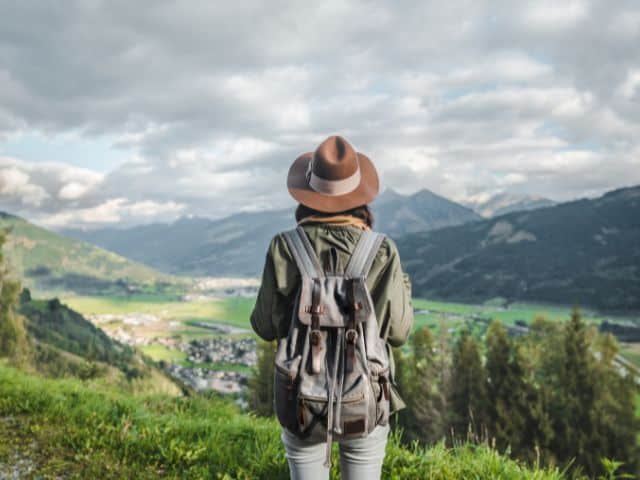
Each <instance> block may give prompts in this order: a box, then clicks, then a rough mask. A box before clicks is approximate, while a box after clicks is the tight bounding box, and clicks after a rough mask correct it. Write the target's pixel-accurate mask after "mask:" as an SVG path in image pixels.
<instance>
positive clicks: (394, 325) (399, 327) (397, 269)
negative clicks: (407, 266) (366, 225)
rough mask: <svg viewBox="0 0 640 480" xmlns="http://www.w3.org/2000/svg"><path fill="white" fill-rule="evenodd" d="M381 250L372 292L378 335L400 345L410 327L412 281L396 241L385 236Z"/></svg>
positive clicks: (411, 321) (405, 339)
mask: <svg viewBox="0 0 640 480" xmlns="http://www.w3.org/2000/svg"><path fill="white" fill-rule="evenodd" d="M381 250H382V252H380V254H379V256H380V257H381V258H380V259H379V263H380V266H379V267H378V268H379V274H378V276H377V279H376V280H375V284H374V286H373V289H372V291H371V293H372V297H373V300H374V305H375V310H376V316H377V318H378V319H379V321H380V336H381V337H382V338H385V339H386V340H387V342H388V343H389V344H390V345H391V346H392V347H399V346H401V345H403V344H404V343H405V342H406V341H407V338H408V337H409V334H410V333H411V329H412V327H413V306H412V304H411V282H410V280H409V276H408V275H407V274H406V273H404V272H403V271H402V265H401V264H400V255H399V253H398V249H397V247H396V245H395V243H394V242H393V241H392V240H391V239H389V238H387V239H386V241H385V242H384V243H383V244H382V247H381Z"/></svg>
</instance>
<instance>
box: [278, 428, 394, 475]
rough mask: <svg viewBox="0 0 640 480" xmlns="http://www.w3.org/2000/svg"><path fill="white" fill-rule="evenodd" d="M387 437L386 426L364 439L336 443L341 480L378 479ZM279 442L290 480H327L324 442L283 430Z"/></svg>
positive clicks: (327, 471) (375, 430)
mask: <svg viewBox="0 0 640 480" xmlns="http://www.w3.org/2000/svg"><path fill="white" fill-rule="evenodd" d="M388 436H389V426H388V425H385V426H384V427H383V426H380V425H379V426H377V427H376V428H375V429H374V430H373V432H371V433H370V434H369V435H368V436H367V437H364V438H354V439H350V440H337V442H338V443H339V444H340V474H341V476H342V478H343V479H344V480H377V479H379V478H380V474H381V472H382V461H383V460H384V451H385V447H386V445H387V437H388ZM281 438H282V443H284V448H285V450H286V452H287V460H288V462H289V472H290V475H291V480H327V479H328V478H329V469H328V468H327V467H325V466H324V460H325V455H326V445H327V444H326V443H309V442H305V441H304V440H300V439H299V438H298V437H296V436H295V435H294V434H292V433H291V432H289V431H288V430H287V429H284V428H283V429H282V435H281Z"/></svg>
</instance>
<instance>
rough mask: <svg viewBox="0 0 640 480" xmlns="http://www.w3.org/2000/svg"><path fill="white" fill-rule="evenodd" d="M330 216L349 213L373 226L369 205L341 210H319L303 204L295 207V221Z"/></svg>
mask: <svg viewBox="0 0 640 480" xmlns="http://www.w3.org/2000/svg"><path fill="white" fill-rule="evenodd" d="M312 215H313V216H316V217H332V216H334V215H351V216H352V217H356V218H359V219H360V220H363V221H364V222H365V223H366V224H367V226H368V227H369V228H373V213H372V212H371V209H370V208H369V205H360V206H359V207H355V208H351V209H349V210H344V211H342V212H332V213H327V212H320V211H318V210H314V209H313V208H310V207H307V206H305V205H302V204H299V205H298V208H296V222H299V221H300V220H302V219H304V218H307V217H310V216H312Z"/></svg>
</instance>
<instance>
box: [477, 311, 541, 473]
mask: <svg viewBox="0 0 640 480" xmlns="http://www.w3.org/2000/svg"><path fill="white" fill-rule="evenodd" d="M486 344H487V397H488V409H487V416H488V420H487V421H488V424H489V427H488V429H489V435H490V436H491V437H492V438H493V440H494V441H495V444H496V446H497V447H498V449H499V450H501V451H504V450H505V449H507V448H509V449H510V450H511V453H512V454H513V455H514V456H516V457H518V458H524V459H527V460H532V461H533V460H536V459H537V456H538V452H540V451H541V450H544V449H546V446H547V445H548V443H549V442H550V439H551V437H552V436H553V432H552V429H551V424H550V420H549V418H548V413H547V408H546V403H545V402H544V395H543V394H541V392H540V391H539V390H538V389H537V388H536V387H535V386H534V385H533V384H531V383H530V382H528V381H527V378H526V362H525V361H524V356H523V353H522V349H521V348H520V346H519V345H518V344H517V343H516V342H514V341H512V340H510V339H509V337H508V335H507V331H506V330H505V329H504V327H503V326H502V325H501V324H500V323H499V322H493V323H492V324H491V325H490V327H489V330H488V331H487V337H486Z"/></svg>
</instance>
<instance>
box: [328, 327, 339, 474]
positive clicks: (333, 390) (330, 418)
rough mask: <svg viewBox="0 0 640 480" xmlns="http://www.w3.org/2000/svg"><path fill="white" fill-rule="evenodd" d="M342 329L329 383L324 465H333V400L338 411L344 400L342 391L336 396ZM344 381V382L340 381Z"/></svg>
mask: <svg viewBox="0 0 640 480" xmlns="http://www.w3.org/2000/svg"><path fill="white" fill-rule="evenodd" d="M341 334H342V329H338V331H337V332H336V346H335V352H334V356H333V372H332V373H331V382H330V385H329V398H328V399H327V400H328V406H327V409H328V411H327V454H326V457H325V461H324V465H325V467H327V468H329V467H331V444H332V442H333V430H334V425H333V421H334V415H333V402H334V399H335V401H336V411H337V412H338V416H337V417H336V418H340V417H339V412H340V408H341V400H342V392H341V391H340V392H338V396H337V398H336V381H337V379H338V366H339V364H340V352H341V351H342V335H341ZM340 383H342V382H340ZM339 390H342V386H340V388H339Z"/></svg>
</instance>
